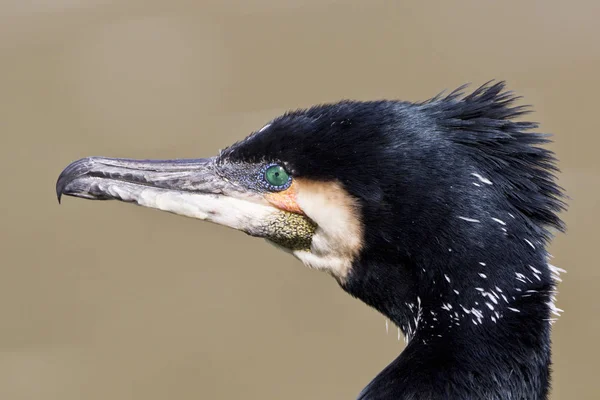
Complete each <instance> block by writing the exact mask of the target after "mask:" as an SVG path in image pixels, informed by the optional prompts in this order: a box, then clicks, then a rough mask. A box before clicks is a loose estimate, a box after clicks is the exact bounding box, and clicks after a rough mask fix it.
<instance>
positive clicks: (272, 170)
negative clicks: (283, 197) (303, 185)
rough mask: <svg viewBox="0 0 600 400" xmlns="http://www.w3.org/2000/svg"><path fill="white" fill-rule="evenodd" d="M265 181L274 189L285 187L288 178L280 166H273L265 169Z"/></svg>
mask: <svg viewBox="0 0 600 400" xmlns="http://www.w3.org/2000/svg"><path fill="white" fill-rule="evenodd" d="M265 179H266V180H267V182H268V183H269V185H271V186H274V188H275V189H276V188H280V187H281V186H285V185H286V184H287V183H288V182H289V180H290V176H289V175H288V173H287V172H286V170H285V169H283V167H282V166H281V165H277V164H274V165H271V166H270V167H268V168H267V169H266V171H265Z"/></svg>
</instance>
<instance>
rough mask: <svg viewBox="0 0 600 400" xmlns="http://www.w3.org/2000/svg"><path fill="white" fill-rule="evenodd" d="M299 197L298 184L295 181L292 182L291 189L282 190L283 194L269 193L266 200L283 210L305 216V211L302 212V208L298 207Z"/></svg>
mask: <svg viewBox="0 0 600 400" xmlns="http://www.w3.org/2000/svg"><path fill="white" fill-rule="evenodd" d="M297 196H298V184H297V183H296V182H295V181H292V184H291V185H290V187H289V188H287V189H285V190H282V191H281V192H274V193H268V194H267V195H265V198H266V199H267V201H268V202H269V203H271V204H273V205H274V206H275V207H277V208H279V209H281V210H285V211H289V212H291V213H295V214H303V215H304V211H302V208H300V205H298V201H297Z"/></svg>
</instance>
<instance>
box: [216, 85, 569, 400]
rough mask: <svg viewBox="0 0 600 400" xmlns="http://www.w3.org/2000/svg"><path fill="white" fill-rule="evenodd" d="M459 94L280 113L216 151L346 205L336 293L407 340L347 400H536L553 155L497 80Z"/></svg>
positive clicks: (548, 297)
mask: <svg viewBox="0 0 600 400" xmlns="http://www.w3.org/2000/svg"><path fill="white" fill-rule="evenodd" d="M463 90H464V87H461V88H459V89H457V90H455V91H453V92H452V93H450V94H449V95H446V96H443V95H441V94H440V95H438V96H436V97H434V98H433V99H430V100H428V101H425V102H420V103H409V102H402V101H373V102H357V101H342V102H339V103H336V104H327V105H320V106H316V107H312V108H309V109H306V110H297V111H293V112H289V113H287V114H285V115H283V116H281V117H278V118H276V119H275V120H273V121H272V123H271V125H270V126H269V128H268V129H265V130H263V131H261V132H258V133H255V134H253V135H251V136H250V137H248V138H247V139H245V140H244V141H242V142H240V143H237V144H235V145H233V146H231V147H230V148H228V149H226V150H224V151H223V152H222V153H221V156H220V157H221V160H227V161H229V162H231V163H233V164H235V163H244V164H257V165H258V164H261V163H265V162H281V163H283V164H284V165H285V166H286V168H287V169H288V170H289V171H290V172H291V173H292V175H293V176H295V177H304V178H310V179H313V180H322V181H329V180H336V181H339V182H340V183H342V184H343V186H344V187H345V188H346V190H347V191H348V192H349V193H350V194H351V195H352V196H354V197H355V198H356V199H357V200H358V202H359V204H360V209H361V218H362V223H363V226H364V247H363V249H362V252H361V254H360V255H359V257H358V258H357V259H356V260H355V261H354V265H353V269H352V273H351V275H350V277H349V279H348V280H347V282H345V283H343V284H342V287H343V288H344V290H346V291H347V292H348V293H350V294H351V295H353V296H355V297H357V298H360V299H361V300H363V301H364V302H365V303H367V304H369V305H371V306H373V307H374V308H376V309H377V310H379V311H380V312H382V313H383V314H385V315H386V316H387V317H388V318H390V319H391V320H392V321H393V322H394V323H395V324H397V325H398V326H399V327H400V328H401V329H402V330H403V331H404V333H405V334H406V335H407V336H408V337H409V339H410V342H409V344H408V346H407V348H406V349H405V350H404V352H403V353H402V354H401V355H400V356H399V357H398V358H397V359H396V360H394V361H393V362H392V363H391V364H390V365H389V366H388V367H387V368H386V369H384V370H383V371H382V372H381V373H380V375H378V376H377V377H376V378H375V379H374V380H373V382H371V383H370V384H369V385H368V386H367V387H366V388H365V389H364V391H363V392H362V394H361V395H360V398H361V399H498V400H500V399H534V400H541V399H546V397H547V393H548V388H549V367H550V325H549V320H550V319H551V311H552V308H553V306H552V300H553V294H554V290H555V280H554V278H553V272H554V271H553V270H552V269H551V268H550V267H549V265H548V260H547V258H548V254H547V253H546V250H545V247H546V245H547V242H548V240H549V239H550V238H551V235H550V229H551V228H553V229H557V230H563V229H564V224H563V223H562V221H561V220H560V218H559V216H558V213H559V212H560V211H562V210H563V209H564V208H565V203H564V201H563V191H562V189H561V188H560V187H559V186H558V185H557V184H556V179H555V176H554V174H555V173H556V172H557V167H556V159H555V158H554V155H553V153H552V152H551V151H549V150H547V149H545V148H543V147H541V146H542V145H544V144H546V143H548V141H549V138H548V135H544V134H540V133H535V132H532V131H533V130H534V129H535V128H537V124H536V123H533V122H524V121H520V120H518V118H520V117H522V116H524V115H525V114H527V113H528V112H529V108H528V107H526V106H516V105H515V102H516V101H517V100H518V97H516V96H515V95H514V94H513V93H512V92H507V91H504V83H503V82H500V83H496V84H486V85H483V86H481V87H480V88H478V89H476V90H475V91H474V92H472V93H470V94H468V95H466V96H465V95H464V94H463ZM475 221H477V222H475ZM350 351H351V349H350Z"/></svg>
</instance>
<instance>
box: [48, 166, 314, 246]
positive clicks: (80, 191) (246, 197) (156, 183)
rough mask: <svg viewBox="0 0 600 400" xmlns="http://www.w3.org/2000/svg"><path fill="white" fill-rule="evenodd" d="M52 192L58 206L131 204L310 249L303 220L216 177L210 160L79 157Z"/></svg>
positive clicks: (308, 228) (308, 230)
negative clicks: (65, 202) (77, 200)
mask: <svg viewBox="0 0 600 400" xmlns="http://www.w3.org/2000/svg"><path fill="white" fill-rule="evenodd" d="M56 194H57V196H58V200H59V202H60V199H61V196H62V195H68V196H74V197H81V198H86V199H92V200H120V201H124V202H130V203H135V204H138V205H141V206H144V207H150V208H156V209H159V210H163V211H168V212H172V213H175V214H179V215H184V216H187V217H192V218H198V219H201V220H206V221H210V222H214V223H217V224H220V225H225V226H228V227H231V228H234V229H238V230H241V231H244V232H246V233H248V234H250V235H252V236H258V237H265V238H267V239H269V240H271V241H273V242H275V243H277V244H280V245H282V246H284V247H287V248H290V249H301V248H308V247H310V242H311V238H312V236H313V234H314V231H315V225H314V223H312V222H311V221H310V220H309V219H307V218H306V217H304V216H302V215H299V214H294V213H290V212H288V211H285V210H282V209H280V208H277V207H275V206H273V205H272V204H271V203H269V202H268V201H266V200H265V198H264V196H262V195H260V194H258V193H252V192H251V191H250V190H248V189H246V188H243V187H241V186H238V185H235V184H233V183H231V182H230V181H229V180H227V179H225V178H223V177H221V176H220V175H219V173H218V169H217V166H216V164H215V159H214V158H205V159H189V160H132V159H117V158H102V157H89V158H83V159H81V160H78V161H75V162H73V163H72V164H70V165H69V166H68V167H67V168H65V170H64V171H63V172H62V173H61V174H60V176H59V178H58V181H57V183H56Z"/></svg>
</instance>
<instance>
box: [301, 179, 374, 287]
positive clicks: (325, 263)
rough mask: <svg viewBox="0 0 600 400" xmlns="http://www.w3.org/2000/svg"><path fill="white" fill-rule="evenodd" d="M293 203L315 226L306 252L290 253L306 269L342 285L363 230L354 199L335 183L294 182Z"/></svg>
mask: <svg viewBox="0 0 600 400" xmlns="http://www.w3.org/2000/svg"><path fill="white" fill-rule="evenodd" d="M296 183H297V185H298V193H297V198H296V201H297V203H298V205H299V206H300V208H301V209H302V211H303V212H304V213H305V214H306V215H307V216H308V217H309V218H310V219H311V220H313V221H314V222H315V223H316V224H317V229H316V231H315V233H314V235H313V237H312V244H311V248H310V250H297V251H294V252H293V254H294V255H295V256H296V257H297V258H298V259H300V260H301V261H302V262H303V263H304V264H305V265H307V266H308V267H310V268H315V269H318V270H323V271H327V272H329V273H330V274H331V275H333V276H334V277H335V278H336V279H337V280H338V281H339V282H340V283H342V282H345V280H346V279H347V277H348V274H349V273H350V271H351V269H352V262H353V261H354V259H355V258H356V256H357V255H358V253H359V252H360V250H361V249H362V246H363V229H362V222H361V220H360V211H359V209H358V205H357V203H356V200H355V199H354V198H352V197H351V196H350V195H349V194H348V192H346V191H345V190H344V188H343V187H342V186H341V185H340V184H339V183H337V182H312V181H307V180H303V179H299V180H297V181H296Z"/></svg>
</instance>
